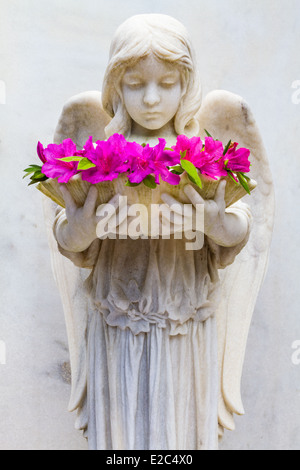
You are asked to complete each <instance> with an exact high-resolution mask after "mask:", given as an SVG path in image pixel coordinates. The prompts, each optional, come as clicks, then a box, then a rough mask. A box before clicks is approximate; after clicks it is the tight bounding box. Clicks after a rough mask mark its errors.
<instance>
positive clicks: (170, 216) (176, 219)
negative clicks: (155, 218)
mask: <svg viewBox="0 0 300 470" xmlns="http://www.w3.org/2000/svg"><path fill="white" fill-rule="evenodd" d="M174 205H175V204H173V205H172V206H168V205H164V206H163V210H162V217H165V218H166V219H167V220H168V221H169V222H171V223H172V224H175V225H180V224H181V225H182V213H181V214H180V213H177V212H175V211H174V210H173V207H174Z"/></svg>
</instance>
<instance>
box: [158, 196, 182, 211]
mask: <svg viewBox="0 0 300 470" xmlns="http://www.w3.org/2000/svg"><path fill="white" fill-rule="evenodd" d="M160 197H161V199H162V200H163V201H164V203H165V204H167V205H168V206H169V207H170V208H171V210H172V211H173V212H176V213H177V214H183V210H184V204H182V203H181V202H179V201H177V199H175V198H174V197H172V196H170V194H167V193H163V194H162V195H161V196H160Z"/></svg>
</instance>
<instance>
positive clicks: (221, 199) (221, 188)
mask: <svg viewBox="0 0 300 470" xmlns="http://www.w3.org/2000/svg"><path fill="white" fill-rule="evenodd" d="M226 184H227V183H226V180H221V181H220V183H219V185H218V187H217V191H216V194H215V197H214V201H215V202H216V203H217V204H218V206H223V205H225V190H226Z"/></svg>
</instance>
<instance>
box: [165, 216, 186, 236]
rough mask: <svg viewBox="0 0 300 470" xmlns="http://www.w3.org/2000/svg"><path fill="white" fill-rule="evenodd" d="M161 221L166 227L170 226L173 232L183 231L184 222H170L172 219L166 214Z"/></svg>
mask: <svg viewBox="0 0 300 470" xmlns="http://www.w3.org/2000/svg"><path fill="white" fill-rule="evenodd" d="M161 223H162V226H163V227H164V228H165V229H167V228H169V229H170V232H171V233H183V225H182V223H179V224H173V223H172V224H170V220H169V219H168V218H166V217H164V216H162V219H161Z"/></svg>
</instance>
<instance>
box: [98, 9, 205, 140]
mask: <svg viewBox="0 0 300 470" xmlns="http://www.w3.org/2000/svg"><path fill="white" fill-rule="evenodd" d="M150 53H153V54H154V55H155V57H156V58H158V59H162V60H164V61H168V62H169V63H172V64H176V66H177V67H178V68H179V71H180V73H181V79H182V81H183V84H184V85H185V86H186V93H185V94H184V96H183V97H182V100H181V103H180V105H179V108H178V111H177V113H176V116H175V119H174V127H175V131H176V133H177V134H187V135H196V134H197V132H198V123H197V121H196V119H195V115H196V114H197V112H198V111H199V109H200V106H201V85H200V80H199V77H198V71H197V69H196V64H195V57H194V51H193V49H192V46H191V43H190V40H189V37H188V33H187V31H186V29H185V28H184V26H183V25H182V24H181V23H180V22H179V21H177V20H175V19H174V18H171V17H169V16H167V15H159V14H150V15H137V16H134V17H132V18H130V19H129V20H127V21H125V23H123V24H122V25H121V26H120V27H119V28H118V29H117V31H116V33H115V36H114V38H113V41H112V44H111V48H110V58H109V64H108V67H107V69H106V73H105V77H104V81H103V89H102V102H103V107H104V109H105V111H106V112H107V113H108V114H109V115H110V116H111V117H112V120H111V122H110V124H109V125H108V126H107V127H106V129H105V131H106V134H107V137H109V136H110V135H112V134H114V133H115V132H117V133H120V134H123V135H125V136H128V135H129V134H130V131H131V118H130V116H129V114H128V113H127V111H126V108H125V106H124V102H123V96H122V91H121V82H122V78H123V76H124V73H125V71H126V69H127V67H132V66H134V65H135V64H136V63H137V62H138V61H139V60H140V59H142V58H143V57H146V56H147V55H149V54H150Z"/></svg>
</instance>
